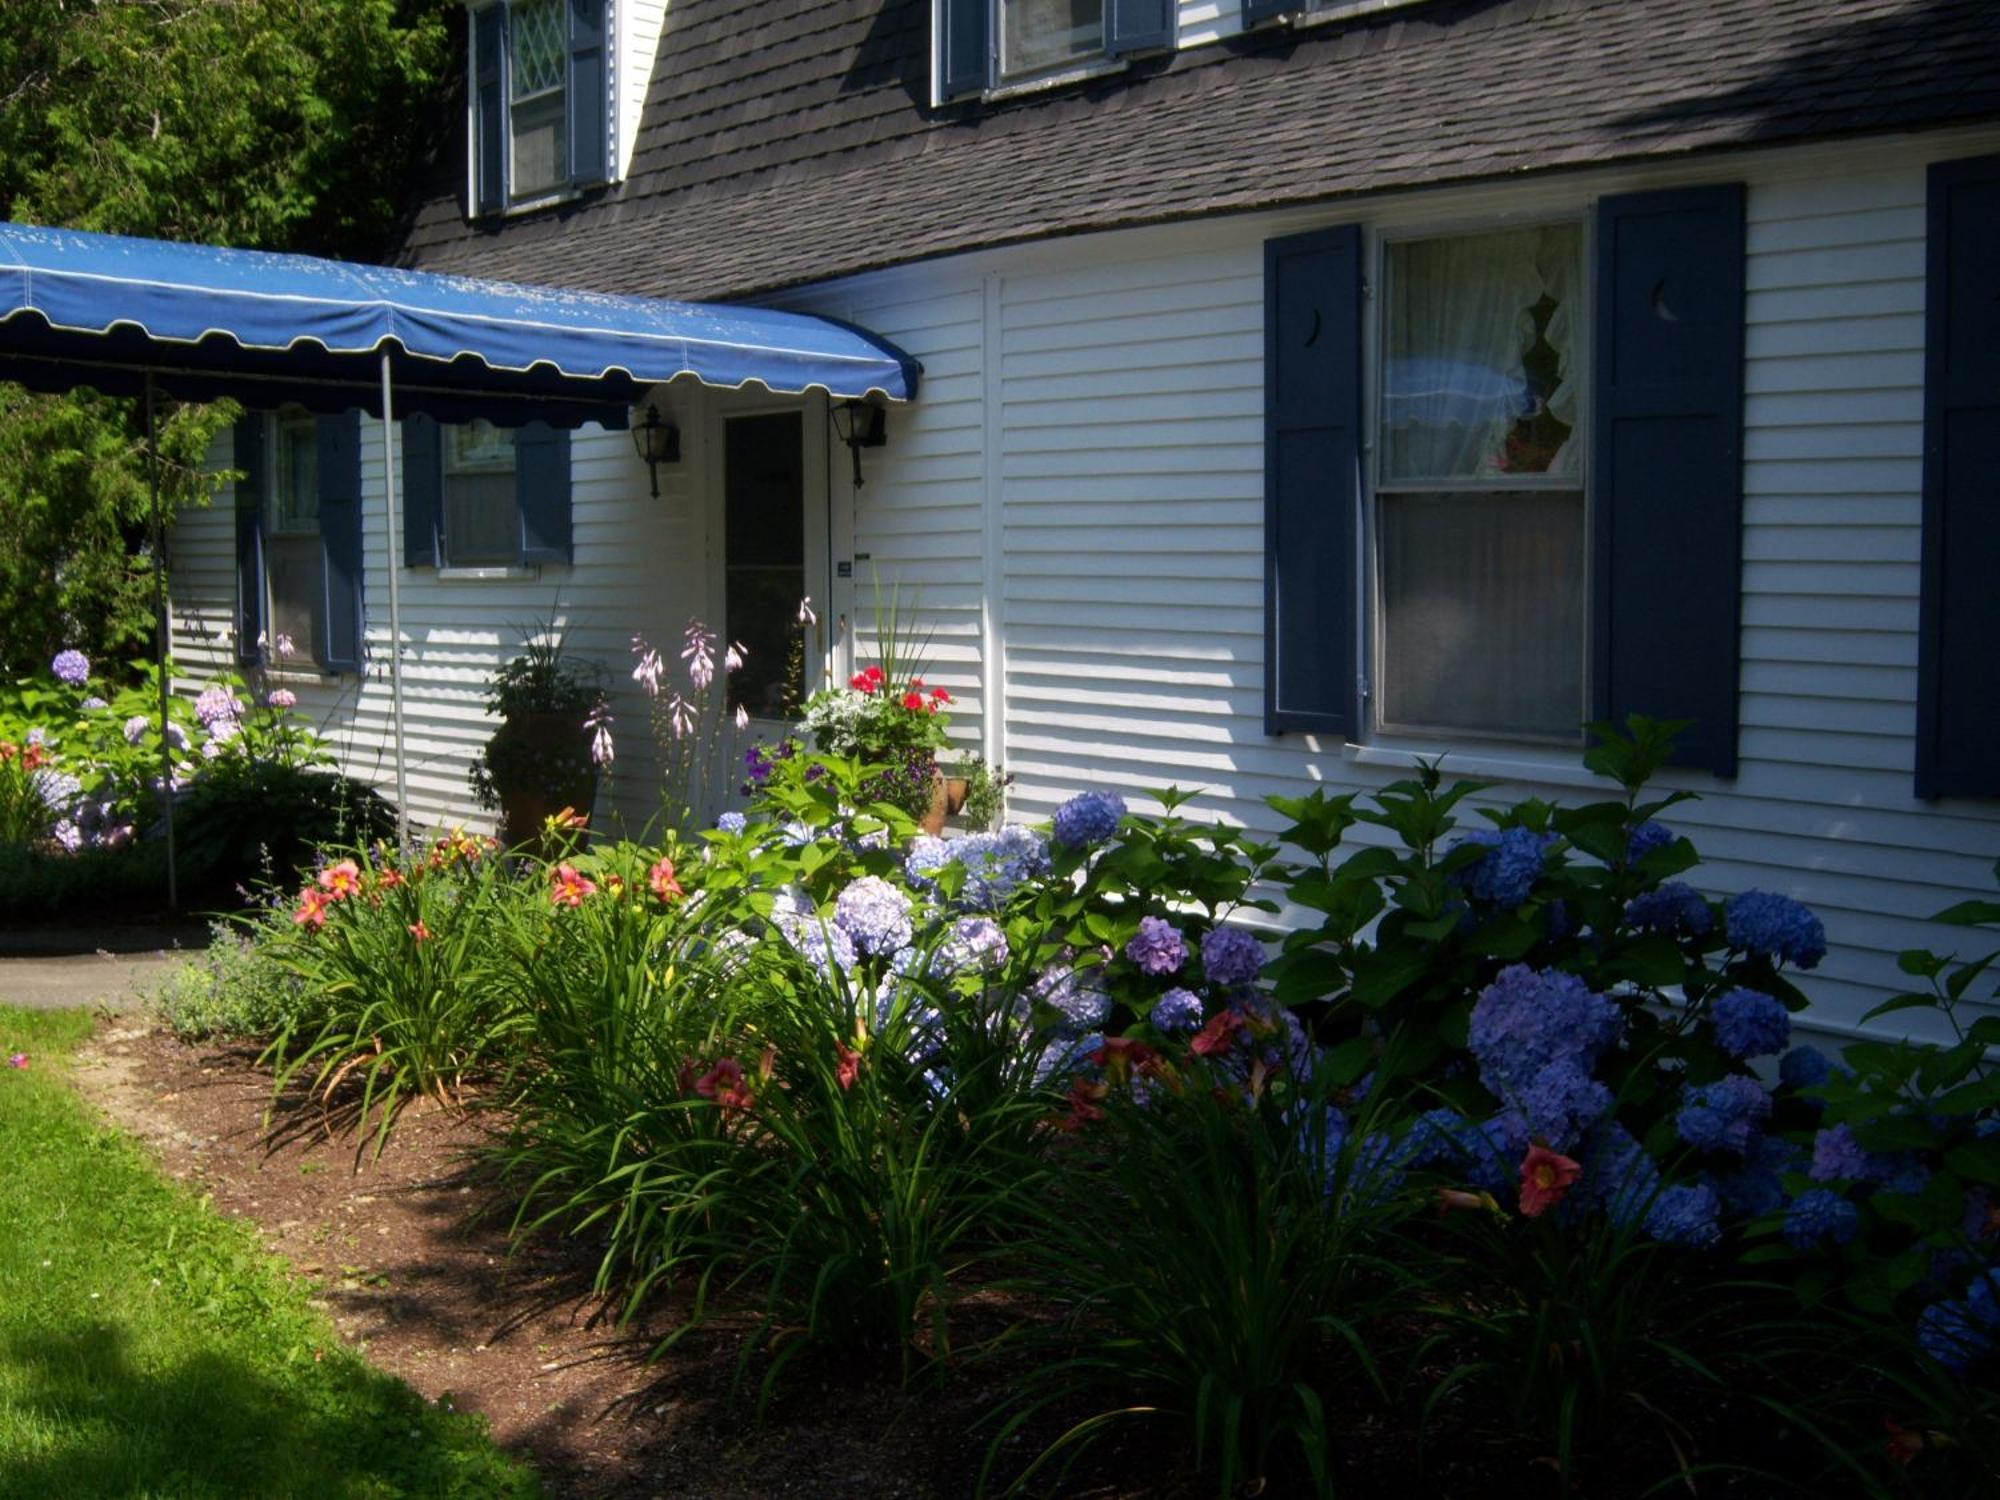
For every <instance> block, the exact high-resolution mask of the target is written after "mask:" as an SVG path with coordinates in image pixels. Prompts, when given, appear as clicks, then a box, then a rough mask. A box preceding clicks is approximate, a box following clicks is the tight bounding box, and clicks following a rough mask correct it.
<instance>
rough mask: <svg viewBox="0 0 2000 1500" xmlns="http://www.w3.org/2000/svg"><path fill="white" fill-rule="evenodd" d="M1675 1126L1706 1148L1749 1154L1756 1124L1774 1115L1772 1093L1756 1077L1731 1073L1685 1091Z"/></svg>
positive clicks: (1684, 1137) (1683, 1135)
mask: <svg viewBox="0 0 2000 1500" xmlns="http://www.w3.org/2000/svg"><path fill="white" fill-rule="evenodd" d="M1681 1098H1682V1104H1681V1108H1680V1112H1679V1113H1678V1114H1677V1115H1675V1117H1674V1126H1675V1128H1676V1129H1677V1130H1679V1132H1680V1137H1681V1139H1682V1140H1684V1141H1686V1142H1687V1143H1688V1144H1689V1145H1690V1146H1697V1147H1699V1148H1700V1149H1702V1150H1704V1151H1727V1152H1730V1153H1732V1154H1733V1155H1736V1156H1743V1155H1746V1154H1748V1152H1749V1150H1750V1148H1751V1146H1752V1145H1753V1144H1754V1142H1755V1140H1756V1137H1757V1127H1758V1126H1759V1125H1761V1124H1763V1123H1764V1121H1765V1120H1767V1119H1769V1118H1770V1117H1771V1096H1770V1095H1769V1094H1767V1093H1765V1092H1764V1086H1763V1085H1762V1084H1760V1083H1759V1082H1758V1081H1757V1080H1756V1079H1754V1078H1750V1077H1746V1076H1745V1075H1744V1074H1741V1073H1732V1074H1730V1075H1729V1076H1728V1077H1727V1078H1721V1079H1717V1080H1716V1081H1715V1082H1714V1083H1710V1084H1703V1085H1701V1086H1700V1087H1697V1088H1690V1089H1687V1090H1685V1091H1684V1092H1683V1093H1682V1096H1681Z"/></svg>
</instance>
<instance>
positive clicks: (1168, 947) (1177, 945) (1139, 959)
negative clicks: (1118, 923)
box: [1125, 917, 1188, 976]
mask: <svg viewBox="0 0 2000 1500" xmlns="http://www.w3.org/2000/svg"><path fill="white" fill-rule="evenodd" d="M1187 955H1188V950H1187V940H1186V939H1185V938H1183V937H1182V936H1181V931H1180V929H1179V928H1178V927H1176V926H1174V925H1173V923H1171V922H1169V921H1168V920H1167V919H1166V918H1165V917H1141V918H1140V919H1139V932H1138V935H1137V936H1135V937H1134V938H1133V939H1132V941H1131V942H1129V943H1127V944H1126V945H1125V956H1126V957H1127V958H1129V959H1131V960H1132V962H1133V963H1135V964H1137V965H1138V966H1139V972H1140V973H1142V974H1152V975H1156V976H1157V975H1160V974H1175V973H1178V972H1180V967H1181V965H1182V964H1184V963H1186V962H1187Z"/></svg>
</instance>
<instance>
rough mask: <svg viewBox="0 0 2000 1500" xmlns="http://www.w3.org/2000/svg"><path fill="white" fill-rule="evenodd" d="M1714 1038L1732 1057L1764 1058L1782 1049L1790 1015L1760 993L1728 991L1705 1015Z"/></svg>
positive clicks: (1789, 1029)
mask: <svg viewBox="0 0 2000 1500" xmlns="http://www.w3.org/2000/svg"><path fill="white" fill-rule="evenodd" d="M1709 1020H1710V1021H1711V1022H1712V1023H1713V1024H1714V1026H1715V1039H1716V1040H1717V1041H1718V1042H1720V1043H1721V1044H1722V1050H1723V1051H1725V1052H1727V1053H1729V1054H1730V1055H1731V1056H1732V1057H1768V1056H1769V1055H1771V1054H1772V1053H1774V1052H1782V1051H1784V1050H1785V1043H1787V1042H1788V1041H1790V1040H1791V1038H1792V1016H1791V1012H1790V1011H1788V1010H1786V1009H1785V1003H1784V1001H1782V1000H1779V999H1777V998H1776V997H1775V996H1772V995H1766V994H1764V993H1763V992H1762V991H1761V990H1744V989H1737V990H1731V991H1730V992H1729V993H1728V994H1726V995H1723V996H1722V997H1720V998H1719V999H1718V1000H1717V1001H1716V1002H1715V1006H1714V1008H1713V1009H1712V1010H1711V1011H1710V1012H1709Z"/></svg>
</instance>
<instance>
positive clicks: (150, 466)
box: [146, 370, 181, 911]
mask: <svg viewBox="0 0 2000 1500" xmlns="http://www.w3.org/2000/svg"><path fill="white" fill-rule="evenodd" d="M154 401H155V392H154V390H153V372H152V371H151V370H148V371H147V372H146V479H147V483H148V484H149V485H150V486H151V488H152V492H153V620H154V624H155V627H156V628H157V629H158V630H159V632H160V641H159V651H158V661H159V667H160V795H161V798H162V800H163V801H164V802H165V804H166V809H167V910H168V911H178V910H180V905H181V891H180V871H179V870H178V869H177V868H176V865H175V852H174V744H173V741H172V740H171V739H169V738H168V737H167V731H168V726H169V724H170V723H171V722H172V721H171V719H170V718H169V717H168V704H169V702H170V701H171V699H172V698H173V679H172V677H171V676H170V675H169V665H170V662H171V654H170V650H169V648H170V647H171V646H172V644H173V619H172V617H171V616H170V615H169V614H168V612H167V528H166V524H165V522H164V521H162V519H161V517H160V438H159V430H158V428H157V426H156V425H155V419H154V412H153V406H154Z"/></svg>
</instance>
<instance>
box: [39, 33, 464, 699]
mask: <svg viewBox="0 0 2000 1500" xmlns="http://www.w3.org/2000/svg"><path fill="white" fill-rule="evenodd" d="M455 9H456V7H455V6H454V4H453V0H6V3H5V4H4V5H0V209H4V212H5V216H6V217H7V218H9V219H12V220H16V221H23V222H32V223H46V224H60V225H64V226H67V227H71V228H77V229H94V230H102V231H105V232H108V233H115V234H137V235H150V236H154V237H157V238H163V239H175V240H190V241H202V242H206V243H211V244H227V245H240V246H249V247H253V248H261V249H284V250H305V251H310V252H312V253H315V254H321V255H332V256H338V257H345V258H360V259H371V258H375V257H376V256H379V255H380V253H381V252H382V251H383V250H384V249H385V248H386V246H387V244H388V242H389V238H390V234H391V231H392V229H393V227H394V224H395V220H396V214H397V212H398V209H399V206H400V204H401V202H402V201H403V200H404V198H405V196H406V194H405V189H406V186H407V184H408V182H409V179H410V175H411V172H412V171H413V169H415V168H416V167H417V166H418V164H419V162H420V159H421V156H422V154H423V152H424V151H425V150H426V149H427V148H428V146H429V145H430V144H431V143H432V142H434V141H435V140H437V139H438V138H440V135H441V132H440V130H438V129H437V128H434V127H435V126H436V125H437V124H438V122H439V119H440V116H439V112H438V111H439V103H438V91H437V89H436V85H437V83H438V81H439V80H440V79H441V78H442V77H444V76H445V75H446V74H447V72H448V69H449V65H450V57H451V55H452V50H453V49H452V45H451V41H450V36H449V33H448V28H447V21H448V18H449V17H450V16H451V15H452V14H454V13H455ZM233 415H234V412H233V410H232V409H231V408H229V407H228V406H227V405H226V404H221V405H217V406H212V407H206V408H192V407H191V408H187V409H184V410H180V411H175V412H171V413H169V414H167V417H166V421H165V426H164V429H163V433H164V436H165V444H164V449H163V453H164V457H165V458H166V460H167V461H166V463H165V464H163V468H162V479H163V493H164V496H165V498H166V500H167V503H168V505H169V507H170V508H171V507H175V506H178V505H181V504H187V503H196V502H199V501H200V500H202V499H203V498H205V496H204V486H203V484H202V482H201V479H200V461H201V457H202V455H203V454H204V453H205V452H206V450H207V446H208V443H209V441H210V440H211V439H212V438H213V437H214V435H215V434H216V433H218V432H219V431H220V430H221V429H222V428H223V427H224V426H225V425H226V424H227V422H228V421H229V420H230V419H231V418H232V417H233ZM147 520H148V500H147V486H146V471H145V454H144V443H143V422H142V419H141V417H140V416H139V413H138V410H137V403H135V402H132V401H125V400H111V399H107V398H104V397H101V396H97V395H95V394H92V393H88V392H79V393H76V394H73V395H72V394H65V395H53V396H36V395H29V394H27V393H25V392H22V391H19V390H16V389H13V388H8V387H0V672H5V673H9V674H18V673H21V672H25V671H29V670H32V669H34V668H35V667H38V666H40V665H42V664H43V663H45V662H46V661H47V660H48V657H49V655H50V653H51V652H52V651H53V650H55V649H57V648H58V647H59V646H62V645H75V646H79V647H81V648H82V649H83V650H84V651H85V652H86V653H87V654H89V655H90V656H91V657H92V658H93V659H98V658H106V659H115V658H117V657H118V656H120V655H129V654H130V653H131V652H132V650H133V649H134V648H135V647H136V646H138V645H140V644H141V643H143V642H145V641H147V640H148V639H149V638H150V635H151V628H152V584H151V576H150V569H151V565H152V561H151V554H150V551H149V549H148V546H147Z"/></svg>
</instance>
